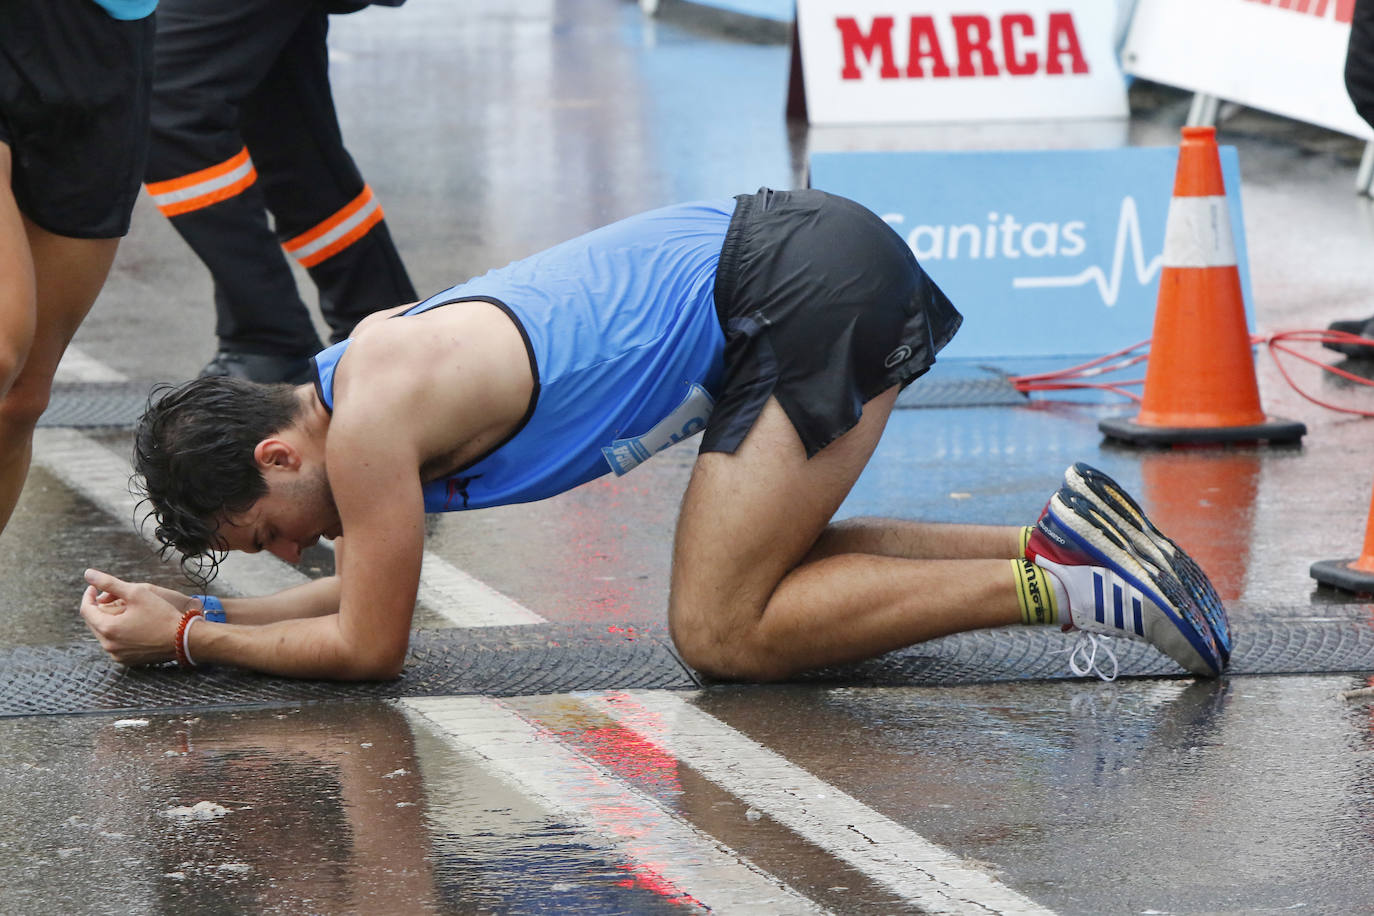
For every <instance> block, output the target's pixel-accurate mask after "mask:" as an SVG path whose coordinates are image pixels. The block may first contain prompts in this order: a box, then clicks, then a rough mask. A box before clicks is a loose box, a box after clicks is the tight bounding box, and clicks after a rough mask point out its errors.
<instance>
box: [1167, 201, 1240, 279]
mask: <svg viewBox="0 0 1374 916" xmlns="http://www.w3.org/2000/svg"><path fill="white" fill-rule="evenodd" d="M1164 266H1165V267H1235V266H1236V244H1235V241H1234V240H1233V239H1232V237H1231V216H1230V210H1229V209H1228V208H1227V206H1226V198H1225V197H1175V198H1173V200H1171V201H1170V202H1169V222H1168V224H1167V226H1166V227H1165V230H1164Z"/></svg>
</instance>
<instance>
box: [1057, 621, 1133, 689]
mask: <svg viewBox="0 0 1374 916" xmlns="http://www.w3.org/2000/svg"><path fill="white" fill-rule="evenodd" d="M1109 642H1111V637H1110V636H1102V635H1099V634H1097V633H1089V632H1088V631H1087V630H1079V631H1078V638H1077V639H1076V640H1075V641H1074V644H1073V645H1072V646H1071V647H1069V648H1067V649H1060V650H1058V651H1060V652H1062V653H1065V654H1067V655H1068V656H1069V670H1070V671H1072V672H1073V673H1074V674H1075V675H1077V676H1078V677H1087V676H1088V675H1089V674H1094V675H1096V676H1098V677H1100V678H1101V679H1102V680H1104V681H1114V680H1116V675H1117V673H1118V672H1119V671H1120V670H1121V668H1120V666H1119V665H1118V664H1117V661H1116V653H1115V652H1113V651H1112V647H1111V646H1109V645H1108V643H1109ZM1099 651H1101V652H1102V654H1103V655H1105V656H1106V657H1107V658H1108V659H1110V660H1111V663H1112V673H1111V674H1107V672H1106V671H1104V670H1102V666H1101V665H1099V664H1098V662H1097V653H1098V652H1099Z"/></svg>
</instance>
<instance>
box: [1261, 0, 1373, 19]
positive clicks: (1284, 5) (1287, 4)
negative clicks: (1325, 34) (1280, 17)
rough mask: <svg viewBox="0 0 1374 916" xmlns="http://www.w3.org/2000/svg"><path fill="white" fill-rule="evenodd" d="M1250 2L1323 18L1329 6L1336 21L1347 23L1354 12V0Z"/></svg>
mask: <svg viewBox="0 0 1374 916" xmlns="http://www.w3.org/2000/svg"><path fill="white" fill-rule="evenodd" d="M1250 2H1251V3H1263V4H1264V5H1265V6H1277V7H1278V8H1279V9H1281V10H1292V11H1293V12H1295V13H1306V14H1307V15H1309V16H1316V17H1318V18H1325V16H1326V12H1327V8H1328V7H1330V8H1331V9H1332V11H1333V12H1334V13H1335V14H1336V15H1335V19H1336V21H1337V22H1345V23H1349V22H1350V20H1351V17H1352V16H1353V15H1354V13H1355V0H1335V2H1334V3H1333V2H1332V0H1250Z"/></svg>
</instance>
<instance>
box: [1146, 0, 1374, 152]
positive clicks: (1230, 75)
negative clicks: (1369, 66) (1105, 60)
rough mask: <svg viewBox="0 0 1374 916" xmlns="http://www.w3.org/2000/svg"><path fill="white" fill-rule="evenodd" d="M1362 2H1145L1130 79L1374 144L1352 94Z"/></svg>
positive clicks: (1334, 0)
mask: <svg viewBox="0 0 1374 916" xmlns="http://www.w3.org/2000/svg"><path fill="white" fill-rule="evenodd" d="M1354 5H1355V2H1354V0H1204V2H1199V0H1138V3H1137V5H1136V11H1135V17H1134V18H1133V19H1132V20H1131V29H1130V32H1129V33H1128V34H1127V36H1126V45H1125V48H1124V49H1123V50H1122V54H1121V59H1122V61H1123V64H1124V66H1125V69H1126V72H1128V73H1132V74H1134V75H1136V76H1141V77H1144V78H1145V79H1149V80H1154V81H1155V82H1157V83H1165V84H1167V85H1170V86H1178V87H1181V88H1183V89H1191V90H1192V91H1194V92H1201V93H1205V94H1207V95H1213V96H1216V97H1217V98H1221V99H1226V100H1228V101H1232V102H1239V103H1241V104H1242V105H1247V106H1249V107H1251V108H1259V109H1262V110H1264V111H1271V112H1274V113H1276V114H1281V115H1284V116H1285V117H1289V118H1293V119H1295V120H1298V121H1305V122H1307V123H1308V124H1317V125H1320V126H1322V127H1326V128H1329V129H1331V130H1335V131H1339V132H1340V133H1343V134H1350V135H1351V136H1354V137H1364V138H1370V137H1374V131H1371V130H1370V127H1369V125H1368V124H1366V123H1365V122H1364V120H1363V119H1362V118H1360V116H1359V115H1358V114H1356V113H1355V106H1354V105H1352V104H1351V103H1350V97H1349V96H1348V95H1346V91H1345V52H1346V47H1347V45H1348V44H1349V43H1350V17H1351V12H1352V10H1353V9H1354Z"/></svg>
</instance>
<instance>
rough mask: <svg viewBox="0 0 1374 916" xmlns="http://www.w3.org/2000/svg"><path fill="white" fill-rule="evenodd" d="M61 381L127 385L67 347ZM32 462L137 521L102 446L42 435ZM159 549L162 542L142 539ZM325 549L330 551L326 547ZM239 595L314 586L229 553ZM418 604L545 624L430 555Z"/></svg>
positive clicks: (123, 477)
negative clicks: (159, 543) (307, 585)
mask: <svg viewBox="0 0 1374 916" xmlns="http://www.w3.org/2000/svg"><path fill="white" fill-rule="evenodd" d="M57 379H58V380H59V381H62V382H123V381H127V380H128V379H127V377H126V376H125V375H124V374H123V373H121V372H119V371H118V370H115V369H112V368H110V367H109V366H106V365H105V364H104V363H102V362H100V361H99V360H96V359H93V358H92V357H90V356H89V355H87V354H86V353H85V352H84V351H82V350H80V349H79V348H77V347H68V348H67V352H66V353H65V354H64V355H63V357H62V362H61V363H60V364H59V365H58V373H57ZM39 433H40V436H39V438H38V439H35V442H34V458H35V460H37V461H38V462H39V463H40V464H42V465H43V466H45V467H47V468H48V469H49V470H51V471H53V473H55V474H57V476H58V477H60V478H62V479H63V480H64V481H66V482H67V483H68V484H69V485H70V486H72V487H73V488H74V489H76V490H78V491H79V492H80V493H82V495H84V496H85V497H86V498H87V499H89V500H91V501H92V502H94V503H95V504H96V505H98V506H100V507H101V508H102V509H104V510H105V511H107V512H109V513H110V514H111V515H113V516H115V517H117V518H121V519H125V520H128V521H130V522H131V523H133V522H134V519H135V515H136V513H135V507H136V505H137V500H136V499H135V498H134V497H133V496H132V495H130V494H129V486H128V484H129V465H128V461H127V459H125V458H121V457H119V456H116V455H115V454H114V453H113V452H111V451H110V450H109V449H107V448H105V447H104V446H102V445H101V444H100V443H98V442H96V441H94V440H93V439H90V438H89V437H87V436H85V435H83V434H82V433H79V432H76V431H74V430H56V429H42V430H39ZM144 536H145V537H148V538H149V542H150V543H152V544H153V546H154V547H156V546H157V544H156V542H155V541H153V540H152V539H151V537H149V533H147V532H144ZM321 543H322V544H324V545H325V546H332V545H330V544H329V543H328V542H327V541H322V542H321ZM216 581H218V582H222V583H224V584H225V585H227V586H228V588H230V589H231V590H232V591H234V592H236V593H237V594H240V595H261V594H268V593H271V592H275V591H280V590H281V589H283V588H290V587H292V586H294V585H300V584H302V583H304V582H306V581H308V577H307V576H305V575H304V574H302V573H301V572H299V571H298V570H297V569H296V568H295V567H293V566H290V565H289V564H287V563H283V562H282V561H280V560H278V559H277V558H276V557H273V556H271V555H270V554H239V553H231V554H230V555H229V556H228V557H227V558H226V559H225V561H224V563H223V564H221V566H220V574H219V578H218V579H217V580H216ZM419 603H420V604H421V605H422V606H424V607H425V608H428V609H429V610H432V611H434V612H435V613H437V614H439V615H441V616H443V617H445V618H447V619H448V620H449V621H450V622H451V623H452V624H453V625H454V626H455V627H465V628H466V627H502V626H529V625H532V624H538V623H545V622H546V621H545V619H544V618H543V617H541V616H539V615H538V614H536V613H535V612H534V611H531V610H530V609H528V608H526V607H525V606H524V605H522V604H520V603H519V602H517V601H515V600H514V599H512V598H510V597H508V596H506V595H503V594H501V593H500V592H498V591H496V589H494V588H491V587H490V586H488V585H487V584H486V583H484V582H482V581H480V580H478V579H476V578H474V577H473V576H471V575H469V574H467V573H465V572H463V571H462V570H461V569H458V568H457V567H456V566H454V565H453V564H451V563H449V562H448V561H447V560H445V559H444V558H443V557H440V556H437V555H436V554H434V553H431V552H429V551H426V552H425V556H424V566H423V569H422V571H421V574H420V592H419Z"/></svg>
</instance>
